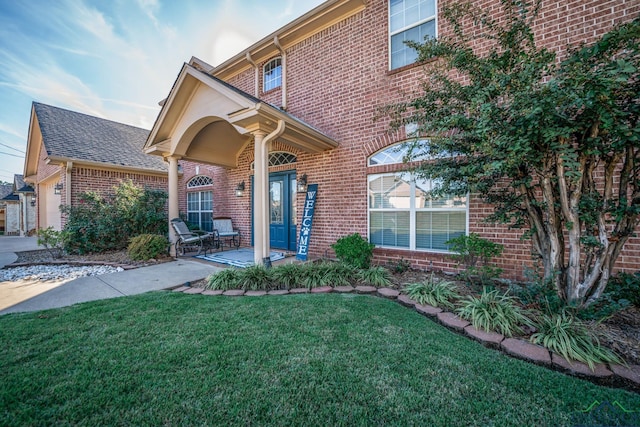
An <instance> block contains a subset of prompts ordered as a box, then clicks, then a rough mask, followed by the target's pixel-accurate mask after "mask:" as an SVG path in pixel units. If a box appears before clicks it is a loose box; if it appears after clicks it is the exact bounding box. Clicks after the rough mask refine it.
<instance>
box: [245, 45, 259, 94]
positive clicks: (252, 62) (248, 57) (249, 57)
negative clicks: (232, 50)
mask: <svg viewBox="0 0 640 427" xmlns="http://www.w3.org/2000/svg"><path fill="white" fill-rule="evenodd" d="M246 57H247V61H248V62H249V64H251V65H252V66H253V69H254V70H255V73H254V75H255V79H254V80H255V83H256V84H255V86H254V88H253V96H255V97H256V98H257V97H258V91H259V90H260V85H259V83H260V82H259V80H258V79H259V78H260V73H259V72H258V64H256V63H255V61H254V60H253V58H252V57H251V54H250V53H249V52H247V54H246Z"/></svg>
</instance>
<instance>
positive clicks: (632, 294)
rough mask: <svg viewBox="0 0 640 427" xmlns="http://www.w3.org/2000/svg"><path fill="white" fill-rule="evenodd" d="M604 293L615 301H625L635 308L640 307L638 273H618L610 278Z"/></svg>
mask: <svg viewBox="0 0 640 427" xmlns="http://www.w3.org/2000/svg"><path fill="white" fill-rule="evenodd" d="M606 292H607V293H609V294H610V295H611V298H612V299H614V300H616V301H619V300H622V299H625V300H627V301H629V302H630V303H631V304H633V305H635V306H636V307H640V271H636V272H635V273H634V274H631V273H619V274H617V275H616V276H615V277H612V278H611V280H609V284H608V285H607V290H606Z"/></svg>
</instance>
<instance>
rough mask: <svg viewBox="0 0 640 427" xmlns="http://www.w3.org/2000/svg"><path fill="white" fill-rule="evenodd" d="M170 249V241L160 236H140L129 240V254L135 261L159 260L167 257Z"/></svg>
mask: <svg viewBox="0 0 640 427" xmlns="http://www.w3.org/2000/svg"><path fill="white" fill-rule="evenodd" d="M168 248H169V240H168V239H167V238H166V237H165V236H161V235H159V234H140V235H139V236H136V237H133V238H131V240H129V246H128V247H127V253H128V254H129V258H131V259H132V260H134V261H137V260H142V261H144V260H148V259H151V258H158V257H159V256H160V255H166V254H167V249H168Z"/></svg>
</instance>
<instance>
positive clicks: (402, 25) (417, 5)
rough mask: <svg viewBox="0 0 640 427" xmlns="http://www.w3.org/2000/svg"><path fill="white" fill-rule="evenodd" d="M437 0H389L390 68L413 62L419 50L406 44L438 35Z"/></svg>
mask: <svg viewBox="0 0 640 427" xmlns="http://www.w3.org/2000/svg"><path fill="white" fill-rule="evenodd" d="M436 10H437V8H436V0H389V51H390V52H389V56H390V69H392V70H393V69H396V68H400V67H403V66H405V65H408V64H412V63H414V62H415V61H416V59H417V58H418V54H417V52H416V51H415V50H414V49H412V48H410V47H409V46H407V45H406V44H405V42H406V41H409V40H412V41H416V42H423V41H424V40H425V37H436Z"/></svg>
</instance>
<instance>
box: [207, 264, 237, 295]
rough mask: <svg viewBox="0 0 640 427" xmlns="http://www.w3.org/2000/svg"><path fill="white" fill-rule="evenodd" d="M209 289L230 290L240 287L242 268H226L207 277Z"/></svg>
mask: <svg viewBox="0 0 640 427" xmlns="http://www.w3.org/2000/svg"><path fill="white" fill-rule="evenodd" d="M206 288H207V289H212V290H220V291H228V290H230V289H240V270H238V269H237V268H225V269H224V270H221V271H219V272H217V273H214V274H211V275H210V276H209V277H208V278H207V285H206Z"/></svg>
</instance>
